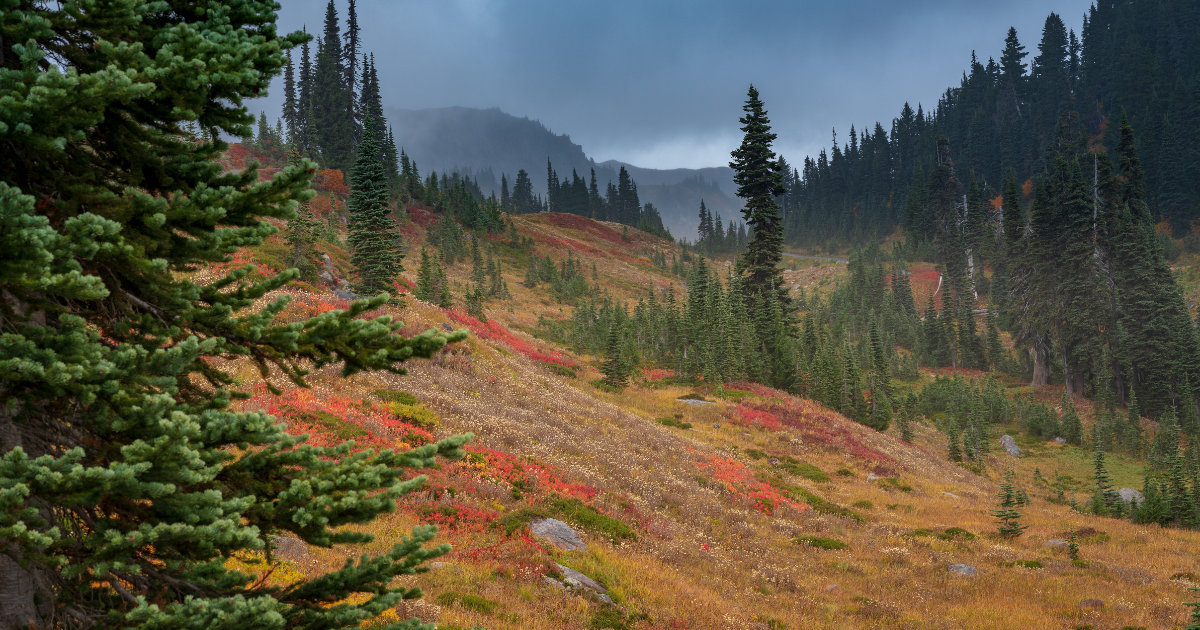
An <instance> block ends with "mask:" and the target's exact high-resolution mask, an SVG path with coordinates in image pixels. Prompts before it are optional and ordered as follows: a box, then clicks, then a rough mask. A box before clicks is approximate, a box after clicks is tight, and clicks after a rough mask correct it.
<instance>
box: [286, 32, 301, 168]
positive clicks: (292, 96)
mask: <svg viewBox="0 0 1200 630" xmlns="http://www.w3.org/2000/svg"><path fill="white" fill-rule="evenodd" d="M296 99H297V95H296V69H295V64H293V63H292V51H291V49H288V51H287V64H286V65H285V66H284V67H283V116H282V118H283V121H284V123H286V124H287V134H288V135H287V142H288V144H291V145H293V146H294V145H296V144H297V142H296V140H297V133H296V132H297V125H298V123H299V115H300V112H299V109H298V107H299V103H298V102H297V100H296Z"/></svg>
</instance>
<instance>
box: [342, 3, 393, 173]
mask: <svg viewBox="0 0 1200 630" xmlns="http://www.w3.org/2000/svg"><path fill="white" fill-rule="evenodd" d="M349 2H350V6H349V7H347V8H346V36H345V40H344V42H343V43H342V67H343V68H344V69H345V75H344V76H345V78H344V79H343V82H344V83H345V85H346V97H347V100H346V112H347V116H349V118H350V122H351V124H352V125H353V126H354V138H353V140H354V144H353V145H352V146H351V150H354V149H355V148H357V147H358V142H359V141H360V140H361V138H362V131H363V122H364V121H365V119H366V116H367V115H368V114H367V111H365V110H364V109H362V107H361V105H360V101H359V97H358V94H359V93H360V91H361V90H363V89H364V88H365V85H364V84H361V83H358V79H359V76H358V51H359V50H361V49H362V43H361V42H360V37H359V27H358V9H357V7H356V6H355V0H349ZM364 62H365V60H364ZM363 74H364V75H366V74H367V70H366V67H365V63H364V68H363ZM374 116H375V117H376V119H377V121H376V123H377V124H376V131H377V132H379V133H382V132H383V130H384V129H385V128H386V125H384V124H382V120H383V112H382V111H378V112H374ZM381 144H382V143H381Z"/></svg>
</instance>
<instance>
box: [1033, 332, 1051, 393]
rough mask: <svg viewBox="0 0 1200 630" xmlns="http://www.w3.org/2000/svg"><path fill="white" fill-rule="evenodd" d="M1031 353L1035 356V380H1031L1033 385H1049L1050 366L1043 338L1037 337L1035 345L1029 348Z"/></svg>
mask: <svg viewBox="0 0 1200 630" xmlns="http://www.w3.org/2000/svg"><path fill="white" fill-rule="evenodd" d="M1029 354H1030V355H1031V356H1033V380H1032V381H1030V382H1029V384H1030V385H1033V386H1041V385H1048V384H1049V383H1050V366H1049V365H1048V364H1047V363H1046V360H1047V358H1048V357H1047V356H1046V355H1047V354H1049V352H1048V349H1047V348H1046V344H1045V342H1043V341H1042V340H1041V338H1040V337H1039V338H1035V339H1034V342H1033V346H1032V347H1031V348H1029Z"/></svg>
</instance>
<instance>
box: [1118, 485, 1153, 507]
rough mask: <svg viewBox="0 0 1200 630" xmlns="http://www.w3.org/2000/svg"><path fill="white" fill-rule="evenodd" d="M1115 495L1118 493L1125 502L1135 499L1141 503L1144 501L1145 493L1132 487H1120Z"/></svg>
mask: <svg viewBox="0 0 1200 630" xmlns="http://www.w3.org/2000/svg"><path fill="white" fill-rule="evenodd" d="M1117 495H1119V496H1120V497H1121V500H1122V501H1124V502H1126V503H1132V502H1134V501H1137V504H1138V505H1141V504H1142V503H1144V502H1145V501H1146V495H1144V494H1142V493H1141V492H1138V491H1137V490H1134V489H1133V488H1121V489H1120V490H1117Z"/></svg>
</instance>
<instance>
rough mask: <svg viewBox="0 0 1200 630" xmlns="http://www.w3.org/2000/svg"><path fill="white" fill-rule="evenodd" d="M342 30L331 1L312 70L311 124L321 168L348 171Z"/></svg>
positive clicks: (350, 154) (349, 126)
mask: <svg viewBox="0 0 1200 630" xmlns="http://www.w3.org/2000/svg"><path fill="white" fill-rule="evenodd" d="M340 30H341V29H340V27H339V26H338V17H337V9H336V8H334V5H333V0H329V4H328V5H327V6H326V9H325V28H324V30H323V32H322V36H321V39H319V40H318V43H317V59H316V62H315V64H314V68H313V71H312V88H311V91H312V94H311V96H310V99H311V101H312V102H311V109H312V111H311V114H310V121H309V123H310V128H311V134H312V140H313V143H314V144H315V145H316V148H317V150H318V151H319V154H320V158H321V162H322V165H324V166H326V167H327V168H336V169H342V170H348V169H349V167H350V165H351V164H352V163H353V161H354V120H353V117H352V116H351V115H350V105H349V103H350V100H351V97H350V94H349V93H348V90H347V89H346V80H345V74H346V69H345V64H344V63H343V56H342V39H341V35H340ZM376 146H378V145H376Z"/></svg>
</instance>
